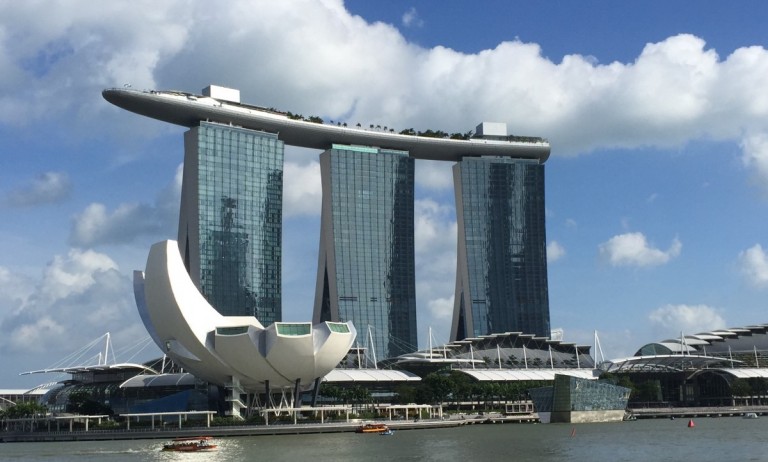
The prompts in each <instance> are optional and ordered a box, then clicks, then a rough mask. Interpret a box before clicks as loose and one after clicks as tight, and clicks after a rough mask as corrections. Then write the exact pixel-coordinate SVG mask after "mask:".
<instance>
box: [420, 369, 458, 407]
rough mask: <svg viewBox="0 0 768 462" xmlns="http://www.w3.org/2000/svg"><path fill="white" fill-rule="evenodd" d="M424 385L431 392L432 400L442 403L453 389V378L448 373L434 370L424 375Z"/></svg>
mask: <svg viewBox="0 0 768 462" xmlns="http://www.w3.org/2000/svg"><path fill="white" fill-rule="evenodd" d="M424 385H425V386H426V389H427V390H428V392H429V397H430V398H431V399H430V401H432V402H437V403H440V404H442V403H443V402H444V401H445V400H446V399H447V398H448V397H449V396H450V394H451V392H452V391H453V380H451V378H450V377H449V376H447V375H444V374H441V373H437V372H432V373H431V374H428V375H427V376H426V377H424Z"/></svg>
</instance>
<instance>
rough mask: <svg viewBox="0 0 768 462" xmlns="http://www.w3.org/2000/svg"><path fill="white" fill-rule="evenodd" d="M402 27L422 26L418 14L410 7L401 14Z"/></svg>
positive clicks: (422, 22) (422, 23)
mask: <svg viewBox="0 0 768 462" xmlns="http://www.w3.org/2000/svg"><path fill="white" fill-rule="evenodd" d="M402 21H403V25H404V26H405V27H421V26H423V25H424V21H423V20H422V19H421V18H420V17H419V12H418V11H416V8H414V7H411V8H409V9H408V11H406V12H405V13H403V18H402Z"/></svg>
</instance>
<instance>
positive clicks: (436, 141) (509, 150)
mask: <svg viewBox="0 0 768 462" xmlns="http://www.w3.org/2000/svg"><path fill="white" fill-rule="evenodd" d="M102 95H103V96H104V99H106V100H107V101H109V102H110V103H112V104H114V105H115V106H118V107H121V108H123V109H126V110H128V111H131V112H135V113H137V114H140V115H143V116H146V117H151V118H153V119H158V120H162V121H165V122H169V123H172V124H176V125H182V126H185V127H193V126H196V125H198V124H199V123H200V121H211V122H219V123H225V124H232V125H237V126H240V127H243V128H248V129H252V130H262V131H266V132H271V133H276V134H277V135H278V137H279V138H280V139H281V140H283V142H285V143H286V144H288V145H292V146H299V147H305V148H314V149H322V150H325V149H328V148H330V147H331V146H332V145H333V144H349V145H361V146H376V147H380V148H384V149H396V150H402V151H408V153H409V155H410V156H411V157H413V158H415V159H425V160H443V161H454V162H457V161H460V160H461V159H462V158H463V157H480V156H503V157H515V158H523V159H537V160H538V161H539V162H544V161H546V160H547V158H549V153H550V146H549V143H548V142H547V141H545V140H543V139H542V140H536V141H518V140H509V141H508V140H494V139H483V138H472V139H469V140H455V139H449V138H431V137H424V136H416V135H402V134H398V133H390V132H382V131H377V130H367V129H364V128H359V127H343V126H338V125H332V124H322V123H315V122H308V121H304V120H296V119H291V118H289V117H288V116H287V115H285V114H282V113H278V112H274V111H271V110H269V109H265V108H261V107H257V106H251V105H247V104H242V103H237V102H231V101H226V100H223V99H215V98H211V97H209V96H202V95H195V94H191V93H184V92H178V91H154V90H150V91H143V90H135V89H130V88H111V89H106V90H104V91H103V92H102Z"/></svg>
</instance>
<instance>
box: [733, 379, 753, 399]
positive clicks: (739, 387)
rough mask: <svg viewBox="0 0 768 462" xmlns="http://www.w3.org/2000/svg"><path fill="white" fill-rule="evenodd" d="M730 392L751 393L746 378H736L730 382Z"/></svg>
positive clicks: (736, 393) (734, 394)
mask: <svg viewBox="0 0 768 462" xmlns="http://www.w3.org/2000/svg"><path fill="white" fill-rule="evenodd" d="M731 394H732V395H733V396H749V395H751V394H752V387H751V386H750V385H749V382H747V381H746V380H742V379H736V380H734V381H733V383H732V384H731Z"/></svg>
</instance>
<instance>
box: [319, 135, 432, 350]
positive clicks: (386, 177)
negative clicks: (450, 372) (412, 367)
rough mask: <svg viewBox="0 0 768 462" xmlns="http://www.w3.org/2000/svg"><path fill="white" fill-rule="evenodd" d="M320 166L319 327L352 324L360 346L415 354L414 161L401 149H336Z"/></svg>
mask: <svg viewBox="0 0 768 462" xmlns="http://www.w3.org/2000/svg"><path fill="white" fill-rule="evenodd" d="M320 167H321V172H322V176H323V210H322V221H321V232H320V233H321V236H320V261H319V266H318V283H317V295H316V299H315V322H321V321H352V322H353V323H354V325H355V327H356V328H357V329H358V332H360V334H361V335H360V336H361V341H362V338H369V337H370V336H372V337H373V344H374V345H373V347H374V349H375V353H376V358H377V359H384V358H390V357H393V356H398V355H401V354H404V353H409V352H412V351H415V350H416V346H417V339H416V288H415V287H416V282H415V268H414V235H413V230H414V228H413V226H414V222H413V194H414V160H413V159H411V158H409V157H408V153H407V152H403V151H392V150H385V149H376V148H367V147H357V146H340V145H334V146H333V148H332V149H330V150H327V151H325V152H324V153H323V154H321V156H320ZM369 327H370V328H371V335H370V336H368V335H366V334H363V332H366V331H367V330H368V328H369Z"/></svg>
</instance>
